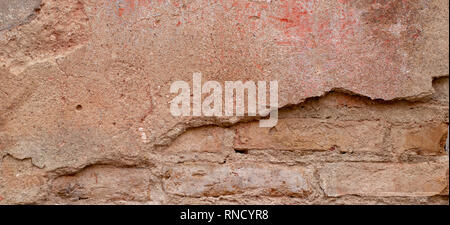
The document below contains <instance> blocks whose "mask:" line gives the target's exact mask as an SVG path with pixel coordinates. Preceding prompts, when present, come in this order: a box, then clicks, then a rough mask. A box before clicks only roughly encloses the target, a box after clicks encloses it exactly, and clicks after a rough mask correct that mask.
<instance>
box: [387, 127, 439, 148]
mask: <svg viewBox="0 0 450 225" xmlns="http://www.w3.org/2000/svg"><path fill="white" fill-rule="evenodd" d="M447 134H448V124H446V123H425V124H419V125H412V126H408V125H403V126H396V127H393V129H392V132H391V136H392V140H393V148H394V151H396V152H398V153H402V152H405V151H414V152H416V153H417V154H420V155H439V154H444V153H445V150H444V146H445V141H446V138H447Z"/></svg>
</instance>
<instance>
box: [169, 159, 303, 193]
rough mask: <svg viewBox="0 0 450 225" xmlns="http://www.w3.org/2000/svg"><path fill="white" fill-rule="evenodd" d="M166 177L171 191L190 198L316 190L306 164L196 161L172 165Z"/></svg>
mask: <svg viewBox="0 0 450 225" xmlns="http://www.w3.org/2000/svg"><path fill="white" fill-rule="evenodd" d="M166 176H167V178H166V179H165V181H164V186H165V190H166V191H167V192H168V193H170V194H174V195H181V196H189V197H201V196H223V195H233V194H241V193H245V194H250V195H255V196H296V197H305V196H308V195H309V194H311V192H312V186H311V184H310V182H311V179H312V172H311V170H310V169H308V168H303V167H286V166H274V165H264V164H261V165H249V164H233V165H212V164H192V165H183V166H177V167H174V168H171V169H170V170H168V171H167V174H166Z"/></svg>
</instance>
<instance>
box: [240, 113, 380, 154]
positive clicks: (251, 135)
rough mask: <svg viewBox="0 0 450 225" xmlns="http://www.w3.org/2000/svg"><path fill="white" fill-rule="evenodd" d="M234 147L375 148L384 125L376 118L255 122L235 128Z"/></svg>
mask: <svg viewBox="0 0 450 225" xmlns="http://www.w3.org/2000/svg"><path fill="white" fill-rule="evenodd" d="M236 130H237V131H236V139H235V148H236V149H276V150H334V149H335V148H336V147H337V148H339V150H341V151H344V152H351V151H377V150H380V149H381V147H382V145H383V138H384V133H385V127H384V126H383V125H382V124H381V123H379V122H376V121H362V122H357V121H345V122H336V121H332V120H316V119H295V118H294V119H283V120H280V121H278V125H277V126H276V127H274V128H260V127H259V125H258V123H249V124H243V125H240V126H238V127H237V128H236Z"/></svg>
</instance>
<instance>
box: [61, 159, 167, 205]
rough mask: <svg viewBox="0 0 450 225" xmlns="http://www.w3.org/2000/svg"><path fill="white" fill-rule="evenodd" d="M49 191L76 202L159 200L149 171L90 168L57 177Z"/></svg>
mask: <svg viewBox="0 0 450 225" xmlns="http://www.w3.org/2000/svg"><path fill="white" fill-rule="evenodd" d="M52 191H53V193H55V194H56V196H58V197H60V198H63V199H70V200H76V201H77V200H83V199H89V200H97V201H118V200H127V201H152V200H159V199H158V198H159V197H160V196H158V194H157V193H158V191H159V190H158V189H156V188H155V186H154V185H153V182H152V175H151V174H150V172H149V170H146V169H138V168H115V167H108V166H94V167H90V168H87V169H85V170H83V171H81V172H80V173H77V174H76V175H74V176H63V177H59V178H57V179H56V180H55V181H53V183H52ZM155 194H156V195H155Z"/></svg>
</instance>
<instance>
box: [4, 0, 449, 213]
mask: <svg viewBox="0 0 450 225" xmlns="http://www.w3.org/2000/svg"><path fill="white" fill-rule="evenodd" d="M0 6H2V7H1V9H0V158H1V161H0V182H1V183H0V204H18V203H42V204H52V203H63V204H77V203H90V204H102V203H129V204H131V203H137V204H146V203H150V204H155V203H156V204H178V203H187V204H196V203H214V204H216V203H217V204H219V203H240V204H247V203H248V204H254V203H269V204H276V203H279V204H311V203H312V204H314V203H315V204H334V203H336V204H340V203H349V204H371V203H392V204H408V203H411V204H426V203H430V204H433V203H438V204H440V203H444V204H445V203H446V204H448V155H447V154H446V153H445V152H444V151H443V143H445V137H447V132H448V131H447V129H446V127H448V78H447V77H448V74H449V61H448V55H449V49H448V45H449V23H448V19H449V18H448V13H449V12H448V8H449V1H448V0H432V1H429V0H417V1H397V0H376V1H372V0H370V1H369V0H354V1H352V0H329V1H325V0H301V1H298V0H271V1H248V0H233V1H232V0H229V1H227V0H215V1H210V0H208V1H207V0H193V1H177V0H174V1H172V0H171V1H166V0H158V1H156V0H155V1H150V0H139V1H125V0H123V1H122V0H117V1H115V0H114V1H112V0H65V1H57V0H42V1H31V0H28V1H25V2H24V3H23V4H19V3H18V1H6V0H0ZM195 72H201V73H202V74H203V79H204V80H215V81H219V82H221V83H223V82H225V81H235V80H242V81H247V80H253V81H272V80H277V81H278V82H279V95H280V96H279V97H280V98H279V102H280V109H281V112H280V121H279V123H278V125H277V126H276V127H274V128H267V129H265V128H264V129H262V128H259V127H258V123H257V122H255V121H254V120H255V118H249V117H244V118H229V117H220V118H218V117H173V116H172V115H171V114H170V111H169V109H170V105H169V104H170V103H169V102H170V100H172V99H173V97H174V96H175V95H173V94H170V92H169V88H170V84H171V83H172V82H174V81H178V80H184V81H187V82H191V80H192V74H193V73H195ZM378 163H383V164H378ZM383 165H385V166H383ZM352 171H358V173H356V174H355V173H353V172H352ZM377 171H378V172H377ZM433 171H438V172H436V173H433V176H428V175H429V174H428V173H432V172H433ZM373 173H376V174H375V175H373ZM20 174H22V175H20ZM127 174H129V175H127ZM269 174H270V175H269ZM333 174H334V175H335V176H333ZM371 175H373V176H371ZM425 177H426V179H425ZM362 178H364V179H362ZM405 179H406V180H405ZM408 179H409V180H408ZM424 179H425V181H427V182H426V183H423V182H424V181H423V180H424ZM343 180H346V182H343ZM415 181H422V182H415ZM377 182H381V183H379V184H378V183H377ZM23 183H25V184H26V185H25V186H24V187H23V188H22V189H21V190H23V191H20V192H19V191H18V190H17V189H16V188H15V187H17V185H22V184H23ZM363 183H364V184H363ZM415 183H417V186H413V187H411V186H410V184H415ZM188 184H189V185H188ZM365 185H366V186H365ZM102 187H108V188H109V189H108V188H107V189H106V190H104V189H101V188H102ZM358 187H360V188H358ZM128 190H132V191H128ZM363 192H364V193H363Z"/></svg>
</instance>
